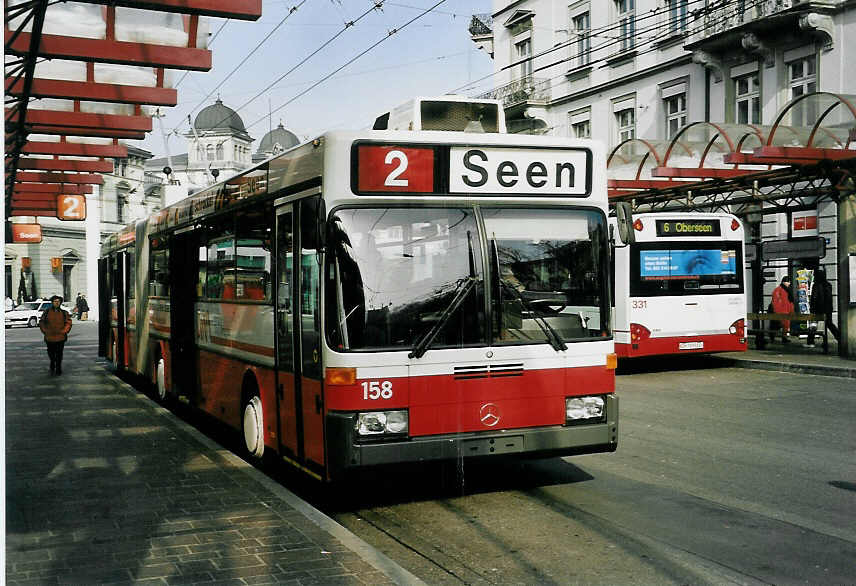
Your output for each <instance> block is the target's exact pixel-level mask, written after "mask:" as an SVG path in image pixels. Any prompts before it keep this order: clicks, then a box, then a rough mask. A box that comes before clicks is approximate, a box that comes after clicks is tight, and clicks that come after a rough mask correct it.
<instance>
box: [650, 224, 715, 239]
mask: <svg viewBox="0 0 856 586" xmlns="http://www.w3.org/2000/svg"><path fill="white" fill-rule="evenodd" d="M719 235H720V230H719V220H657V236H677V237H680V236H719Z"/></svg>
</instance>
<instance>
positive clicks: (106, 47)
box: [5, 30, 211, 71]
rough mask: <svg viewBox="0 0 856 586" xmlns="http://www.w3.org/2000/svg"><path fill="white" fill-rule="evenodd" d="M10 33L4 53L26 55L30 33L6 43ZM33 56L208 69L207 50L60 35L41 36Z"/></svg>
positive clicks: (209, 53)
mask: <svg viewBox="0 0 856 586" xmlns="http://www.w3.org/2000/svg"><path fill="white" fill-rule="evenodd" d="M14 34H15V33H14V31H10V30H7V31H6V38H5V42H6V51H7V52H8V53H11V54H13V55H20V56H27V55H28V54H29V50H30V33H20V34H19V35H18V37H17V38H16V39H14V41H13V42H11V43H10V40H12V37H13V36H14ZM193 36H194V37H195V35H193ZM34 56H38V57H44V58H47V59H73V60H76V61H94V62H98V63H118V64H120V65H141V66H144V67H165V68H168V69H182V70H190V71H209V70H210V69H211V51H209V50H208V49H197V48H195V47H170V46H167V45H152V44H148V43H130V42H127V41H115V40H110V39H84V38H81V37H68V36H62V35H42V38H41V42H40V43H39V47H38V49H37V50H36V55H34Z"/></svg>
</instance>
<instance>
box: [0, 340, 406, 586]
mask: <svg viewBox="0 0 856 586" xmlns="http://www.w3.org/2000/svg"><path fill="white" fill-rule="evenodd" d="M85 327H94V324H93V325H92V326H89V325H83V326H80V327H79V326H78V324H77V323H76V324H75V328H76V330H77V332H75V333H79V332H80V330H83V329H84V328H85ZM9 338H10V335H9V330H7V336H6V355H5V357H6V361H5V373H6V583H7V584H9V585H16V584H96V583H97V584H106V583H110V584H128V583H136V584H197V583H199V584H269V583H286V584H391V583H399V584H413V583H419V580H418V579H417V578H416V577H415V576H413V575H412V574H409V573H408V572H407V571H405V570H404V569H402V568H401V567H399V566H398V565H397V564H395V563H394V562H393V561H391V560H390V559H389V558H387V557H386V556H384V555H383V554H381V553H380V552H378V551H376V550H374V549H373V548H372V547H371V546H369V545H367V544H366V543H365V542H363V541H362V540H360V539H359V538H357V537H356V536H355V535H353V534H352V533H350V532H349V531H347V530H346V529H344V528H343V527H341V526H340V525H338V524H337V523H335V522H334V521H333V520H332V519H330V518H329V517H326V516H325V515H323V514H322V513H320V512H319V511H317V510H315V509H313V508H312V507H310V506H309V505H308V504H307V503H305V502H304V501H302V500H300V499H299V498H298V497H296V496H295V495H294V494H292V493H291V492H290V491H288V490H287V489H285V488H284V487H283V486H282V485H279V484H277V483H275V482H273V481H272V480H270V479H269V478H268V477H267V476H265V475H264V474H262V473H261V472H259V471H258V470H256V469H255V468H253V467H251V466H249V465H248V464H247V463H245V462H244V461H243V460H241V459H240V458H238V457H236V456H235V455H234V454H232V453H230V452H228V451H227V450H224V449H222V448H221V447H220V446H219V445H217V444H216V443H214V442H213V441H211V440H210V439H208V438H207V437H205V436H204V435H202V434H201V433H200V432H199V431H197V430H196V429H194V428H192V427H191V426H189V425H188V424H186V423H184V422H183V421H181V420H180V419H179V418H177V417H176V416H175V415H174V414H173V413H171V412H170V411H168V410H165V409H163V408H161V407H159V406H158V405H157V404H156V403H154V402H153V401H152V400H151V399H150V398H148V397H146V396H145V395H143V394H141V393H140V392H138V391H136V390H134V389H133V388H131V387H130V386H129V385H127V384H126V383H124V382H122V381H121V380H119V379H118V378H116V377H115V376H113V375H112V374H111V373H110V371H109V370H108V369H107V367H106V365H105V364H104V363H102V362H98V361H96V360H95V352H96V349H95V345H94V342H87V341H86V340H82V341H80V342H78V343H75V336H72V339H71V340H70V341H69V343H68V344H67V346H66V353H65V360H64V363H63V375H62V376H61V377H52V376H50V375H49V374H48V364H47V356H46V353H45V351H44V346H43V344H42V343H41V341H40V340H39V341H29V342H20V343H17V342H16V343H14V344H10V343H9ZM30 338H32V336H30Z"/></svg>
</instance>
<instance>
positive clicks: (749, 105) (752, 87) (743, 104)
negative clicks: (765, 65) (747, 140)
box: [734, 73, 761, 124]
mask: <svg viewBox="0 0 856 586" xmlns="http://www.w3.org/2000/svg"><path fill="white" fill-rule="evenodd" d="M734 96H735V98H734V99H735V111H736V112H737V123H738V124H760V123H761V92H760V90H759V88H758V74H757V73H752V74H750V75H744V76H743V77H738V78H737V79H735V80H734Z"/></svg>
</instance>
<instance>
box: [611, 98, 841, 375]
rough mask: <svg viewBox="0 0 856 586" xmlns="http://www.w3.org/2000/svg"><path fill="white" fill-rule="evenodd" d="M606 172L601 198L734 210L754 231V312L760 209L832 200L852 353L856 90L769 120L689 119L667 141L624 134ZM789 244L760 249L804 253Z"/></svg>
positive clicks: (804, 103) (801, 103) (638, 206)
mask: <svg viewBox="0 0 856 586" xmlns="http://www.w3.org/2000/svg"><path fill="white" fill-rule="evenodd" d="M607 176H608V189H609V198H610V201H611V202H617V201H627V202H630V203H631V205H632V207H633V209H634V211H725V212H730V213H733V214H735V215H737V216H740V217H741V218H742V219H743V220H744V222H746V223H747V224H748V225H749V226H750V228H751V229H750V230H748V231H747V232H749V233H751V234H753V241H752V242H748V243H747V260H749V259H752V260H751V261H750V262H751V263H752V271H753V277H755V278H753V287H754V289H755V291H753V295H752V298H753V303H754V304H755V305H756V307H753V308H752V309H753V310H754V311H755V312H758V311H759V310H761V307H758V305H759V300H760V299H761V297H762V295H761V294H759V293H760V292H761V289H760V288H761V286H762V283H763V271H762V266H763V265H762V263H763V261H764V260H765V258H764V254H763V247H764V245H763V244H761V248H758V247H757V245H758V244H759V243H760V229H759V227H758V226H759V224H760V222H761V221H762V219H763V216H764V215H767V214H775V213H780V212H786V211H788V210H793V209H804V208H808V207H811V206H817V205H818V204H819V203H823V202H834V204H835V205H836V209H837V218H836V230H835V233H836V238H837V242H835V249H836V256H835V265H836V275H837V282H838V289H837V297H838V321H839V326H840V329H841V338H842V339H841V340H839V353H840V354H841V355H842V356H847V357H851V358H856V195H854V193H856V188H854V177H856V96H851V95H841V94H833V93H827V92H817V93H811V94H806V95H803V96H799V97H797V98H795V99H793V100H792V101H790V102H789V103H788V104H786V105H785V106H784V107H783V108H782V110H781V111H780V112H779V114H778V116H777V117H776V120H775V122H774V123H773V125H772V126H761V125H750V124H718V123H712V122H694V123H691V124H688V125H687V126H685V127H683V128H682V129H680V130H679V131H678V132H677V133H676V135H675V136H674V137H673V138H672V139H671V140H669V141H653V140H647V139H644V138H633V139H629V140H626V141H624V142H622V143H621V144H619V145H617V146H616V147H615V148H614V149H613V150H612V152H611V153H610V155H609V157H608V162H607ZM793 242H794V243H793V244H792V245H789V244H788V243H779V244H777V245H776V246H770V245H768V246H767V249H768V251H769V254H778V255H780V256H784V257H787V255H788V254H794V255H798V254H806V252H805V251H806V243H805V242H801V241H798V240H794V241H793ZM789 246H790V247H789ZM774 250H775V251H776V252H773V251H774ZM808 253H811V250H808ZM768 258H769V257H768Z"/></svg>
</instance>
